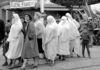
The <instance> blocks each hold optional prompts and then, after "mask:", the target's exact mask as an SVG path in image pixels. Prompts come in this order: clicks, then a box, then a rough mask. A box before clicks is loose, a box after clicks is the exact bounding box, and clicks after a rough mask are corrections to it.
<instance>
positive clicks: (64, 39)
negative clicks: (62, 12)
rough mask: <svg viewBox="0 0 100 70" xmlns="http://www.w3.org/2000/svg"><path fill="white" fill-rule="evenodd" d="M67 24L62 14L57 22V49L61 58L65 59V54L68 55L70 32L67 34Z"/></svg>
mask: <svg viewBox="0 0 100 70" xmlns="http://www.w3.org/2000/svg"><path fill="white" fill-rule="evenodd" d="M69 31H70V30H69V24H68V22H67V21H66V17H65V16H63V17H62V18H61V21H60V23H59V30H58V35H59V51H58V54H59V55H60V59H61V60H65V56H67V55H69V54H70V52H69V41H70V34H69Z"/></svg>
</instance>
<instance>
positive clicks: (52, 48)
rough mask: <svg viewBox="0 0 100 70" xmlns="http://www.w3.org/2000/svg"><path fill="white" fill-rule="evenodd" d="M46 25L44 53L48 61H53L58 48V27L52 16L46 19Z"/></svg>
mask: <svg viewBox="0 0 100 70" xmlns="http://www.w3.org/2000/svg"><path fill="white" fill-rule="evenodd" d="M47 21H48V24H47V26H46V29H45V46H44V52H45V55H46V57H47V58H48V59H50V60H55V58H56V55H57V50H58V49H57V47H58V36H57V30H58V26H57V23H56V20H55V19H54V17H53V16H48V17H47Z"/></svg>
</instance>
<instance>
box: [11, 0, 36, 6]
mask: <svg viewBox="0 0 100 70" xmlns="http://www.w3.org/2000/svg"><path fill="white" fill-rule="evenodd" d="M36 3H37V0H33V1H23V2H10V8H24V7H35V5H36Z"/></svg>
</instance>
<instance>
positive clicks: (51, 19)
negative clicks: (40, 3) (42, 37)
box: [47, 15, 57, 25]
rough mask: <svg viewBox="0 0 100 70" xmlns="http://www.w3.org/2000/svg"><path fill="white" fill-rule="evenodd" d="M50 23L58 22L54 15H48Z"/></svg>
mask: <svg viewBox="0 0 100 70" xmlns="http://www.w3.org/2000/svg"><path fill="white" fill-rule="evenodd" d="M48 24H51V25H52V24H57V23H56V20H55V18H54V17H53V16H51V15H49V16H48V17H47V25H48Z"/></svg>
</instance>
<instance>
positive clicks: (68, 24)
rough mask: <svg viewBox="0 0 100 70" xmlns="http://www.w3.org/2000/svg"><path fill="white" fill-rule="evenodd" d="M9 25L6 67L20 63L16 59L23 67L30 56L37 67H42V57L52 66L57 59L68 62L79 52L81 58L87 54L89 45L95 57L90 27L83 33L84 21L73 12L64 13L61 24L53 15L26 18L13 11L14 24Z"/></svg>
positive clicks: (39, 14) (6, 40)
mask: <svg viewBox="0 0 100 70" xmlns="http://www.w3.org/2000/svg"><path fill="white" fill-rule="evenodd" d="M33 19H34V20H33ZM1 23H2V22H0V26H1ZM6 27H8V29H5V31H6V33H5V35H6V36H5V38H4V39H3V40H4V43H3V56H4V57H5V63H4V64H3V66H9V68H10V69H11V68H13V67H14V66H15V65H16V60H18V61H19V63H18V64H21V69H22V70H23V69H25V67H26V65H27V63H28V59H33V61H34V65H33V67H38V65H39V59H40V58H43V59H45V60H46V61H47V63H48V64H49V65H54V64H55V60H57V59H59V60H61V61H64V60H66V58H67V57H74V56H75V55H76V56H77V57H78V58H79V57H85V54H84V53H85V48H86V49H87V51H88V56H89V58H91V55H90V50H89V47H90V45H91V44H90V42H91V38H90V35H89V30H88V27H87V26H84V28H83V29H82V30H81V32H80V31H79V29H80V24H79V23H78V22H77V21H76V20H75V19H73V18H72V16H71V14H70V13H66V14H65V15H64V16H62V17H61V19H60V21H59V23H58V22H56V19H55V18H54V17H53V16H52V15H46V16H45V17H44V16H43V15H42V14H41V13H39V12H35V13H34V18H32V16H30V15H29V14H26V15H25V16H24V17H23V18H22V17H20V16H19V15H18V14H17V13H15V12H13V19H12V21H11V24H7V25H6ZM0 33H1V31H0ZM3 36H4V35H3ZM81 54H82V56H81ZM8 60H10V63H8Z"/></svg>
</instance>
